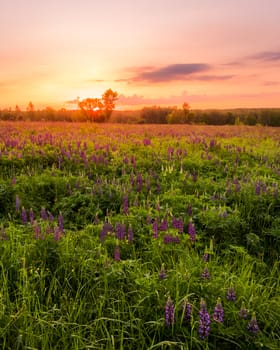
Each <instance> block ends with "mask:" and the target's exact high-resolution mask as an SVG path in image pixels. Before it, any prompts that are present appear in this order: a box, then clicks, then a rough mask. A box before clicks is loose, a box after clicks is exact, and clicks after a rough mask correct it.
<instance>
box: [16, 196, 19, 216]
mask: <svg viewBox="0 0 280 350" xmlns="http://www.w3.org/2000/svg"><path fill="white" fill-rule="evenodd" d="M19 207H20V199H19V196H18V195H16V211H17V212H19Z"/></svg>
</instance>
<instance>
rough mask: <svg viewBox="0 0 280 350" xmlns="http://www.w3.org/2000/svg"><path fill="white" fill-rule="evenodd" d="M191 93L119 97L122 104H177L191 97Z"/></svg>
mask: <svg viewBox="0 0 280 350" xmlns="http://www.w3.org/2000/svg"><path fill="white" fill-rule="evenodd" d="M189 97H190V95H189V94H188V93H187V92H186V91H183V92H182V94H181V95H171V96H166V97H144V96H142V95H137V94H134V95H131V96H126V95H123V94H121V95H120V96H119V99H118V103H119V104H120V105H129V106H137V105H176V104H182V103H183V102H184V101H187V100H188V99H189Z"/></svg>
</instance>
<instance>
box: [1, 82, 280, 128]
mask: <svg viewBox="0 0 280 350" xmlns="http://www.w3.org/2000/svg"><path fill="white" fill-rule="evenodd" d="M117 99H118V93H117V92H116V91H113V90H111V89H108V90H106V91H105V92H104V94H103V95H102V98H100V99H99V98H86V99H83V100H80V99H78V100H77V108H76V109H72V110H71V109H65V108H61V109H58V110H56V109H54V108H51V107H46V108H45V109H42V110H35V107H34V105H33V103H32V102H29V104H28V106H27V108H26V110H24V111H22V110H21V109H20V108H19V107H18V106H16V107H15V108H14V109H12V108H9V109H3V110H0V120H11V121H19V120H29V121H47V120H48V121H67V122H97V123H104V122H110V123H135V124H203V125H239V124H242V125H265V126H280V108H257V109H248V108H245V109H228V110H218V109H216V110H214V109H211V110H210V109H209V110H192V109H191V108H190V106H189V104H188V103H187V102H184V103H183V104H182V107H181V108H178V107H176V106H170V107H161V106H152V107H144V108H142V109H141V110H137V111H120V110H118V111H115V104H116V101H117Z"/></svg>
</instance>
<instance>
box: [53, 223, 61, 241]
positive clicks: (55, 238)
mask: <svg viewBox="0 0 280 350" xmlns="http://www.w3.org/2000/svg"><path fill="white" fill-rule="evenodd" d="M53 236H54V240H55V241H56V242H57V241H59V239H60V229H59V227H58V226H56V227H55V229H54V232H53Z"/></svg>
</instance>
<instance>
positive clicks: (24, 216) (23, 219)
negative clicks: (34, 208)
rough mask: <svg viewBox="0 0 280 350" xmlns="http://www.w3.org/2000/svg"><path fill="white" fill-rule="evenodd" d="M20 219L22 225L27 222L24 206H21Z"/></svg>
mask: <svg viewBox="0 0 280 350" xmlns="http://www.w3.org/2000/svg"><path fill="white" fill-rule="evenodd" d="M21 220H22V223H23V224H24V225H25V224H27V214H26V210H25V209H24V207H22V209H21Z"/></svg>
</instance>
